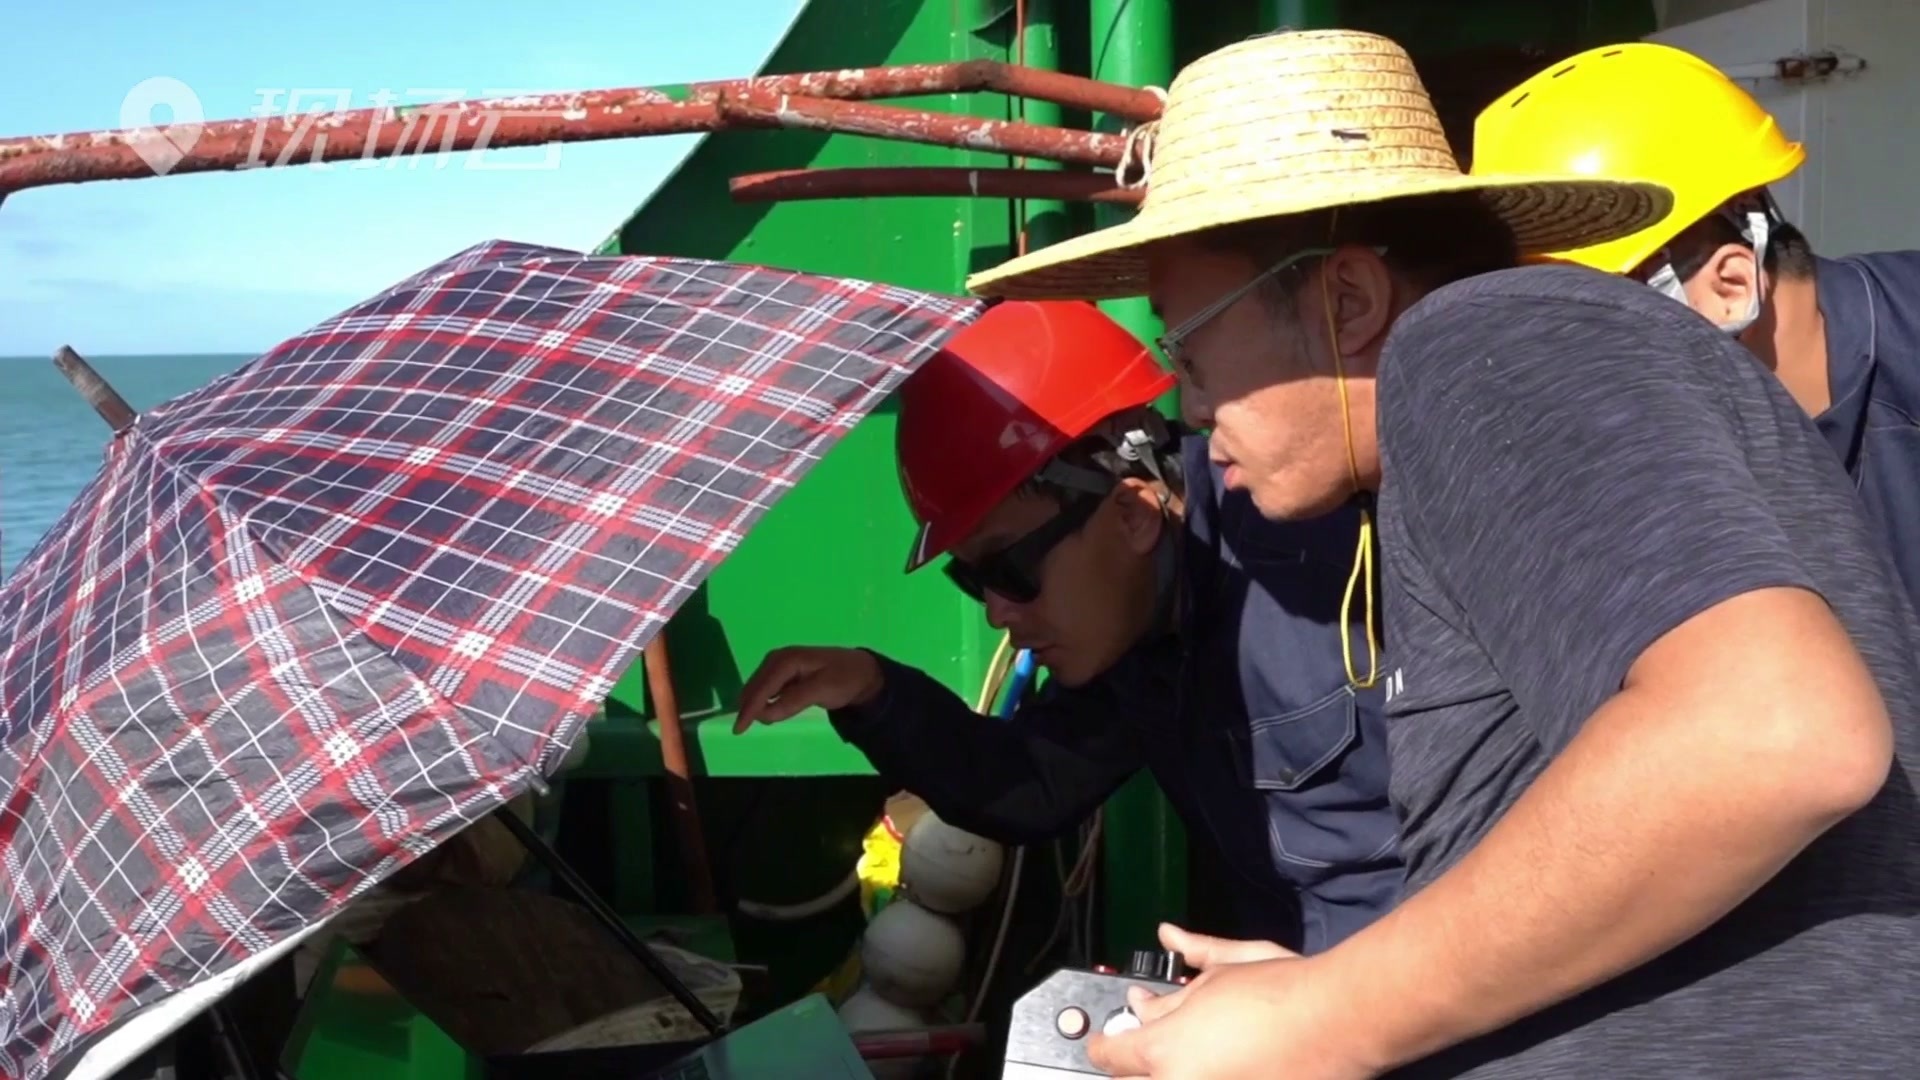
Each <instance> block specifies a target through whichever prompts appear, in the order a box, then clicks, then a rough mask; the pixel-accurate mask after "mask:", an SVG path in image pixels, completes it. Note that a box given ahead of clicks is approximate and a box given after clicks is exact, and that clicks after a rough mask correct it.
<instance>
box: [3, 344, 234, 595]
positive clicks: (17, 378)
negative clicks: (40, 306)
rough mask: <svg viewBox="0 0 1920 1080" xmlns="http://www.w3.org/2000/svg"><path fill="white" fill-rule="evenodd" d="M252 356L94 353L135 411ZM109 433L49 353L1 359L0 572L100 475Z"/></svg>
mask: <svg viewBox="0 0 1920 1080" xmlns="http://www.w3.org/2000/svg"><path fill="white" fill-rule="evenodd" d="M250 359H252V357H251V356H247V355H238V356H236V355H184V356H89V357H87V362H88V363H89V364H91V365H92V366H93V368H94V370H95V371H98V372H99V373H100V376H101V377H102V378H104V379H106V380H107V383H108V385H110V386H112V387H113V388H114V389H115V390H118V391H119V392H120V396H121V397H123V398H126V399H127V404H129V405H131V406H133V407H134V408H135V409H139V410H145V409H151V408H153V407H154V406H155V405H158V404H160V403H161V402H163V401H166V400H168V399H169V398H173V397H177V396H179V395H181V394H184V393H186V392H187V391H189V390H193V389H196V388H198V387H201V386H204V385H206V384H207V383H208V382H210V381H212V380H213V379H215V378H218V377H219V376H221V375H224V374H226V373H227V372H229V371H232V370H234V369H235V368H237V367H239V366H240V365H242V364H244V363H246V362H247V361H248V360H250ZM108 435H109V432H108V430H107V424H106V421H104V420H102V419H100V416H99V414H97V413H95V412H94V411H93V407H92V406H90V405H88V404H87V402H86V399H84V398H82V397H81V396H80V392H79V391H77V390H75V389H74V388H73V384H71V383H69V382H68V381H67V379H66V376H64V375H62V374H60V370H59V369H58V368H56V367H54V366H53V359H52V357H51V356H0V575H4V574H11V573H12V572H13V570H14V568H15V567H16V566H18V565H19V562H20V559H21V558H22V557H23V556H25V555H26V553H27V552H28V551H29V550H31V549H32V547H33V545H34V543H35V542H37V541H38V540H39V539H40V537H41V534H43V533H45V532H46V531H47V529H48V527H49V526H51V525H52V524H53V523H54V522H55V521H56V520H58V519H59V517H60V514H61V513H62V512H63V511H64V510H66V508H67V505H68V504H69V503H71V502H72V501H73V499H74V496H76V495H78V494H79V493H80V489H81V488H83V487H85V486H86V483H87V481H88V480H91V479H92V478H93V475H94V474H95V473H96V472H98V471H100V464H101V460H102V459H101V454H102V453H103V452H104V451H105V450H106V447H107V439H108Z"/></svg>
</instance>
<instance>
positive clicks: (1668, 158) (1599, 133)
mask: <svg viewBox="0 0 1920 1080" xmlns="http://www.w3.org/2000/svg"><path fill="white" fill-rule="evenodd" d="M1806 158H1807V152H1806V150H1805V149H1804V148H1802V147H1801V145H1800V144H1799V143H1796V142H1789V141H1788V140H1787V137H1786V136H1785V135H1784V134H1782V133H1781V131H1780V125H1779V124H1778V123H1776V122H1775V121H1774V119H1773V117H1772V115H1770V114H1769V113H1768V112H1767V111H1766V110H1765V109H1763V108H1761V107H1760V103H1759V102H1757V101H1755V100H1754V99H1753V95H1751V94H1749V93H1747V92H1746V91H1745V90H1743V89H1741V88H1740V87H1739V85H1737V84H1736V83H1735V82H1734V81H1733V80H1732V79H1729V78H1727V76H1726V75H1724V74H1722V73H1721V72H1720V71H1719V70H1718V69H1717V68H1715V67H1714V66H1713V65H1712V64H1709V63H1707V62H1706V61H1704V60H1702V59H1700V58H1699V57H1697V56H1695V55H1693V54H1692V53H1689V52H1684V51H1682V50H1680V49H1675V48H1672V47H1671V46H1667V45H1656V44H1653V43H1650V42H1632V43H1629V44H1625V45H1607V46H1603V47H1601V48H1598V49H1589V50H1587V51H1586V52H1583V53H1581V54H1579V55H1578V56H1574V57H1571V58H1569V59H1566V60H1562V61H1561V62H1559V63H1557V64H1554V65H1553V66H1552V67H1550V68H1548V69H1546V70H1545V71H1542V72H1540V73H1539V74H1538V75H1535V76H1533V77H1532V78H1530V79H1528V80H1527V81H1526V82H1523V83H1521V84H1520V85H1519V86H1516V87H1514V88H1513V89H1512V90H1509V91H1507V92H1506V93H1505V94H1503V95H1501V96H1500V97H1499V98H1498V99H1496V100H1495V101H1494V102H1493V104H1491V105H1488V106H1487V107H1486V108H1485V109H1483V110H1481V113H1480V115H1479V117H1478V118H1477V119H1476V120H1475V121H1474V124H1473V168H1472V171H1473V172H1474V173H1476V174H1479V173H1520V174H1540V175H1565V176H1591V177H1596V178H1600V179H1605V180H1650V181H1653V182H1654V183H1658V184H1664V185H1666V186H1667V187H1669V188H1671V189H1672V190H1673V211H1672V212H1671V213H1669V214H1668V215H1667V216H1666V218H1664V219H1663V220H1661V221H1660V222H1659V223H1658V224H1656V225H1653V226H1651V227H1649V228H1646V229H1643V230H1641V231H1640V232H1637V233H1633V234H1631V235H1628V236H1624V237H1621V238H1619V239H1617V240H1610V241H1608V242H1606V243H1604V244H1595V245H1593V246H1591V247H1584V248H1578V249H1575V250H1572V251H1562V252H1556V253H1554V254H1553V255H1551V256H1549V258H1553V259H1558V260H1563V261H1568V262H1577V263H1583V264H1585V265H1587V266H1591V267H1594V268H1595V269H1599V270H1605V271H1607V272H1608V273H1612V274H1624V273H1626V272H1627V271H1629V270H1632V269H1633V268H1634V267H1636V266H1639V265H1640V264H1641V263H1642V262H1644V261H1646V260H1647V258H1648V257H1650V256H1652V255H1653V254H1655V253H1656V252H1658V251H1659V250H1660V249H1661V248H1662V247H1663V246H1665V245H1666V244H1667V242H1668V241H1670V240H1672V239H1673V238H1674V237H1675V236H1678V235H1679V234H1680V233H1681V232H1682V231H1683V230H1685V229H1686V228H1687V227H1688V226H1689V225H1692V224H1693V223H1694V222H1696V221H1699V220H1700V219H1701V218H1704V217H1706V216H1707V215H1708V214H1710V213H1712V212H1713V211H1714V210H1715V209H1716V208H1717V207H1719V206H1720V205H1721V204H1722V203H1724V202H1726V201H1727V200H1728V199H1731V198H1732V197H1734V196H1735V195H1738V194H1740V193H1741V192H1744V191H1749V190H1752V189H1754V188H1759V187H1764V186H1766V185H1768V184H1773V183H1778V182H1779V181H1780V180H1781V179H1783V178H1785V177H1787V176H1789V175H1791V174H1792V173H1793V170H1795V169H1797V168H1799V167H1800V163H1801V162H1803V161H1805V160H1806Z"/></svg>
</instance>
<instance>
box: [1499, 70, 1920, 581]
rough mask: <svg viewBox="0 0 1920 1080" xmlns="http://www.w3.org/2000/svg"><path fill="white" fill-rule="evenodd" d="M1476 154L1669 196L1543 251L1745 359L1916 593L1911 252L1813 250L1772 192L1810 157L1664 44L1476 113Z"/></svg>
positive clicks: (1713, 74) (1918, 475) (1725, 81)
mask: <svg viewBox="0 0 1920 1080" xmlns="http://www.w3.org/2000/svg"><path fill="white" fill-rule="evenodd" d="M1473 156H1474V169H1475V171H1482V170H1484V171H1488V172H1494V173H1504V172H1523V171H1541V170H1546V171H1559V172H1568V173H1576V174H1580V175H1587V176H1595V177H1606V178H1612V179H1641V180H1652V181H1655V182H1657V183H1661V184H1665V185H1666V186H1667V187H1669V188H1672V189H1673V192H1674V210H1673V213H1672V214H1670V215H1669V216H1668V217H1667V218H1666V219H1665V220H1663V221H1661V222H1660V223H1659V224H1657V225H1655V226H1653V227H1652V228H1649V229H1643V230H1641V231H1640V232H1637V233H1634V234H1632V235H1630V236H1624V237H1621V238H1620V239H1617V240H1610V241H1607V242H1605V243H1601V244H1594V245H1590V246H1587V247H1582V248H1576V249H1574V250H1571V251H1564V252H1556V253H1554V255H1553V256H1552V257H1554V258H1558V259H1564V260H1567V261H1571V262H1576V263H1581V264H1584V265H1586V266H1591V267H1594V268H1595V269H1599V270H1604V271H1606V272H1607V273H1610V274H1626V275H1629V276H1631V277H1633V278H1635V279H1636V280H1639V281H1642V282H1645V283H1647V284H1649V285H1652V286H1654V287H1655V288H1657V289H1659V290H1660V291H1662V292H1664V293H1666V294H1667V295H1669V296H1671V297H1673V298H1674V299H1676V300H1679V301H1680V302H1681V303H1684V304H1686V305H1688V306H1689V307H1691V308H1693V309H1694V310H1695V311H1698V312H1699V313H1700V314H1701V315H1703V316H1705V317H1706V318H1707V319H1709V320H1710V321H1712V322H1713V323H1714V324H1715V325H1717V326H1719V327H1720V328H1721V329H1722V330H1724V331H1725V332H1727V333H1729V334H1732V335H1734V336H1735V337H1736V338H1738V339H1739V340H1740V342H1741V343H1743V344H1745V345H1746V346H1747V347H1748V348H1749V349H1750V350H1752V352H1753V353H1754V355H1755V356H1757V357H1759V358H1760V360H1761V362H1762V363H1764V364H1765V365H1766V366H1767V367H1769V368H1771V369H1772V370H1773V372H1774V374H1776V375H1778V376H1779V377H1780V381H1781V382H1783V383H1784V384H1786V387H1787V389H1788V390H1789V391H1791V392H1792V394H1793V397H1794V400H1796V401H1798V402H1799V403H1800V406H1801V408H1803V409H1805V410H1806V412H1807V413H1808V415H1810V416H1812V417H1814V418H1815V422H1816V423H1817V424H1818V425H1819V427H1820V432H1821V434H1823V435H1824V436H1826V439H1827V441H1828V442H1829V443H1830V444H1831V445H1832V446H1833V448H1834V450H1835V451H1837V452H1838V453H1839V455H1840V458H1841V460H1842V461H1843V462H1844V463H1845V465H1846V468H1847V473H1848V475H1850V476H1851V477H1852V478H1853V480H1854V482H1855V484H1857V485H1858V487H1859V489H1860V494H1861V497H1862V498H1863V499H1864V501H1865V502H1866V504H1867V510H1868V513H1869V515H1870V517H1871V518H1872V519H1873V521H1874V524H1875V525H1877V526H1878V527H1879V529H1880V531H1881V532H1882V533H1883V534H1884V535H1885V536H1886V537H1887V538H1888V541H1889V543H1890V546H1891V549H1892V552H1893V556H1894V560H1895V563H1896V564H1897V566H1898V568H1899V571H1900V575H1901V578H1902V581H1903V583H1904V584H1905V586H1906V589H1907V592H1908V594H1909V596H1911V597H1920V483H1916V481H1920V434H1917V432H1920V429H1917V428H1916V426H1915V418H1916V417H1920V252H1916V251H1892V252H1879V253H1875V254H1870V255H1850V256H1847V257H1845V258H1840V259H1828V258H1821V257H1819V256H1817V255H1815V254H1814V253H1813V250H1812V248H1811V246H1810V245H1809V244H1808V242H1807V238H1806V236H1805V235H1803V234H1802V233H1801V232H1800V230H1799V229H1797V228H1795V227H1794V225H1793V224H1792V223H1791V222H1789V221H1787V220H1785V219H1784V218H1783V217H1782V216H1781V214H1780V210H1779V207H1778V206H1777V205H1776V204H1775V203H1774V201H1773V198H1772V197H1771V195H1770V194H1769V193H1768V190H1767V189H1768V185H1771V184H1777V183H1779V182H1780V181H1782V180H1784V179H1786V178H1787V177H1788V176H1791V175H1792V174H1793V173H1794V172H1795V171H1796V170H1797V169H1799V168H1800V166H1801V164H1802V163H1803V162H1804V161H1805V160H1806V156H1807V155H1806V151H1805V150H1804V149H1803V148H1802V147H1801V146H1800V144H1799V143H1796V142H1791V141H1789V140H1788V139H1787V137H1786V135H1785V134H1784V133H1783V132H1782V131H1781V130H1780V126H1779V125H1778V124H1777V123H1776V122H1775V121H1774V118H1773V117H1772V116H1771V115H1769V114H1768V113H1767V111H1766V110H1765V109H1764V108H1762V107H1761V105H1760V103H1759V102H1757V101H1755V100H1754V99H1753V96H1752V95H1751V94H1749V93H1747V91H1746V90H1744V89H1742V88H1741V87H1740V86H1739V85H1738V84H1737V83H1735V82H1734V81H1733V80H1732V79H1730V78H1728V77H1727V76H1726V75H1725V74H1723V73H1721V72H1720V71H1719V70H1718V69H1716V68H1715V67H1714V66H1713V65H1711V64H1709V63H1707V62H1706V61H1705V60H1702V59H1700V58H1699V57H1697V56H1694V55H1693V54H1692V53H1689V52H1685V51H1682V50H1680V49H1675V48H1672V47H1670V46H1667V45H1658V44H1652V43H1645V42H1634V43H1631V44H1626V45H1613V46H1608V47H1605V48H1600V49H1593V50H1590V51H1588V52H1584V53H1581V54H1580V55H1578V56H1574V57H1572V58H1571V59H1568V60H1563V61H1561V62H1560V63H1557V64H1554V65H1553V66H1551V67H1549V68H1547V69H1546V70H1544V71H1542V72H1540V73H1539V74H1538V75H1535V76H1534V77H1532V78H1530V79H1528V80H1527V81H1526V82H1524V83H1521V84H1520V85H1519V86H1516V87H1514V88H1513V89H1512V90H1510V91H1508V92H1507V93H1506V94H1504V95H1502V96H1501V97H1500V98H1499V99H1498V100H1496V101H1494V102H1493V104H1491V105H1489V106H1488V107H1487V108H1486V109H1485V110H1484V111H1482V112H1481V114H1480V116H1479V119H1478V120H1477V121H1476V122H1475V127H1474V151H1473ZM1917 602H1920V601H1917Z"/></svg>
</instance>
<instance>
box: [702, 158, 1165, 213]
mask: <svg viewBox="0 0 1920 1080" xmlns="http://www.w3.org/2000/svg"><path fill="white" fill-rule="evenodd" d="M727 188H728V190H729V191H731V192H732V193H733V198H734V201H736V202H744V203H759V202H787V201H791V200H796V199H865V198H888V197H897V196H906V197H913V196H923V195H930V196H942V197H946V198H952V197H955V196H958V197H962V198H965V197H969V196H971V197H973V198H981V199H1065V200H1070V201H1074V202H1100V203H1118V204H1120V205H1124V206H1132V205H1136V204H1138V203H1139V201H1140V196H1141V194H1142V192H1141V191H1140V190H1139V189H1138V188H1123V187H1119V186H1117V185H1115V184H1114V182H1113V174H1112V173H1095V172H1057V171H1052V170H1045V171H1043V170H1039V169H965V168H951V167H944V166H904V167H894V168H859V169H786V170H782V171H779V172H764V173H752V174H750V175H747V176H736V177H734V178H733V179H732V180H730V181H728V183H727Z"/></svg>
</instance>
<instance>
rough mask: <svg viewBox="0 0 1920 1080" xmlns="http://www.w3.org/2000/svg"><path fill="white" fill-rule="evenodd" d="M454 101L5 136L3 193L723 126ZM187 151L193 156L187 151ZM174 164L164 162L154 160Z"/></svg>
mask: <svg viewBox="0 0 1920 1080" xmlns="http://www.w3.org/2000/svg"><path fill="white" fill-rule="evenodd" d="M481 104H482V103H477V102H453V103H448V104H444V105H441V104H434V105H422V106H415V107H399V108H386V109H351V110H342V111H338V112H326V113H305V114H300V115H295V116H282V117H268V118H265V119H260V120H221V121H216V122H214V123H210V124H204V125H201V126H200V127H199V129H198V131H197V133H193V128H192V126H191V125H180V124H170V125H168V126H166V127H157V128H134V129H124V130H118V131H91V132H84V133H81V134H78V135H53V136H30V137H28V138H25V139H8V140H5V141H0V196H3V195H8V194H11V193H13V192H15V191H20V190H23V189H26V188H30V187H43V186H46V185H49V184H79V183H86V182H88V181H92V180H135V179H140V178H143V177H148V176H157V175H168V176H171V175H174V174H176V173H199V172H234V171H239V170H242V169H258V168H271V167H274V166H284V165H309V164H314V163H317V162H323V161H345V160H348V159H354V158H360V159H366V160H373V159H377V158H387V157H396V156H400V155H403V154H419V153H436V152H437V153H451V152H455V151H463V150H475V149H479V150H485V149H489V148H492V149H505V148H508V147H519V146H542V145H545V144H547V143H554V142H589V141H593V140H596V139H625V138H631V137H634V136H637V135H678V134H684V133H687V132H698V131H712V130H714V129H716V128H719V127H721V126H723V122H722V120H721V117H720V114H719V112H718V110H717V109H716V107H715V106H714V105H713V104H712V103H711V102H685V103H668V104H625V105H617V104H600V105H591V106H585V107H582V108H578V109H573V110H570V111H567V112H561V111H558V110H554V111H549V112H544V113H542V112H535V111H531V110H504V109H498V108H495V109H485V108H480V107H478V106H479V105H481ZM182 150H184V153H182ZM168 159H172V160H171V164H169V165H167V167H165V168H157V167H156V164H155V162H159V161H166V160H168Z"/></svg>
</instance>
